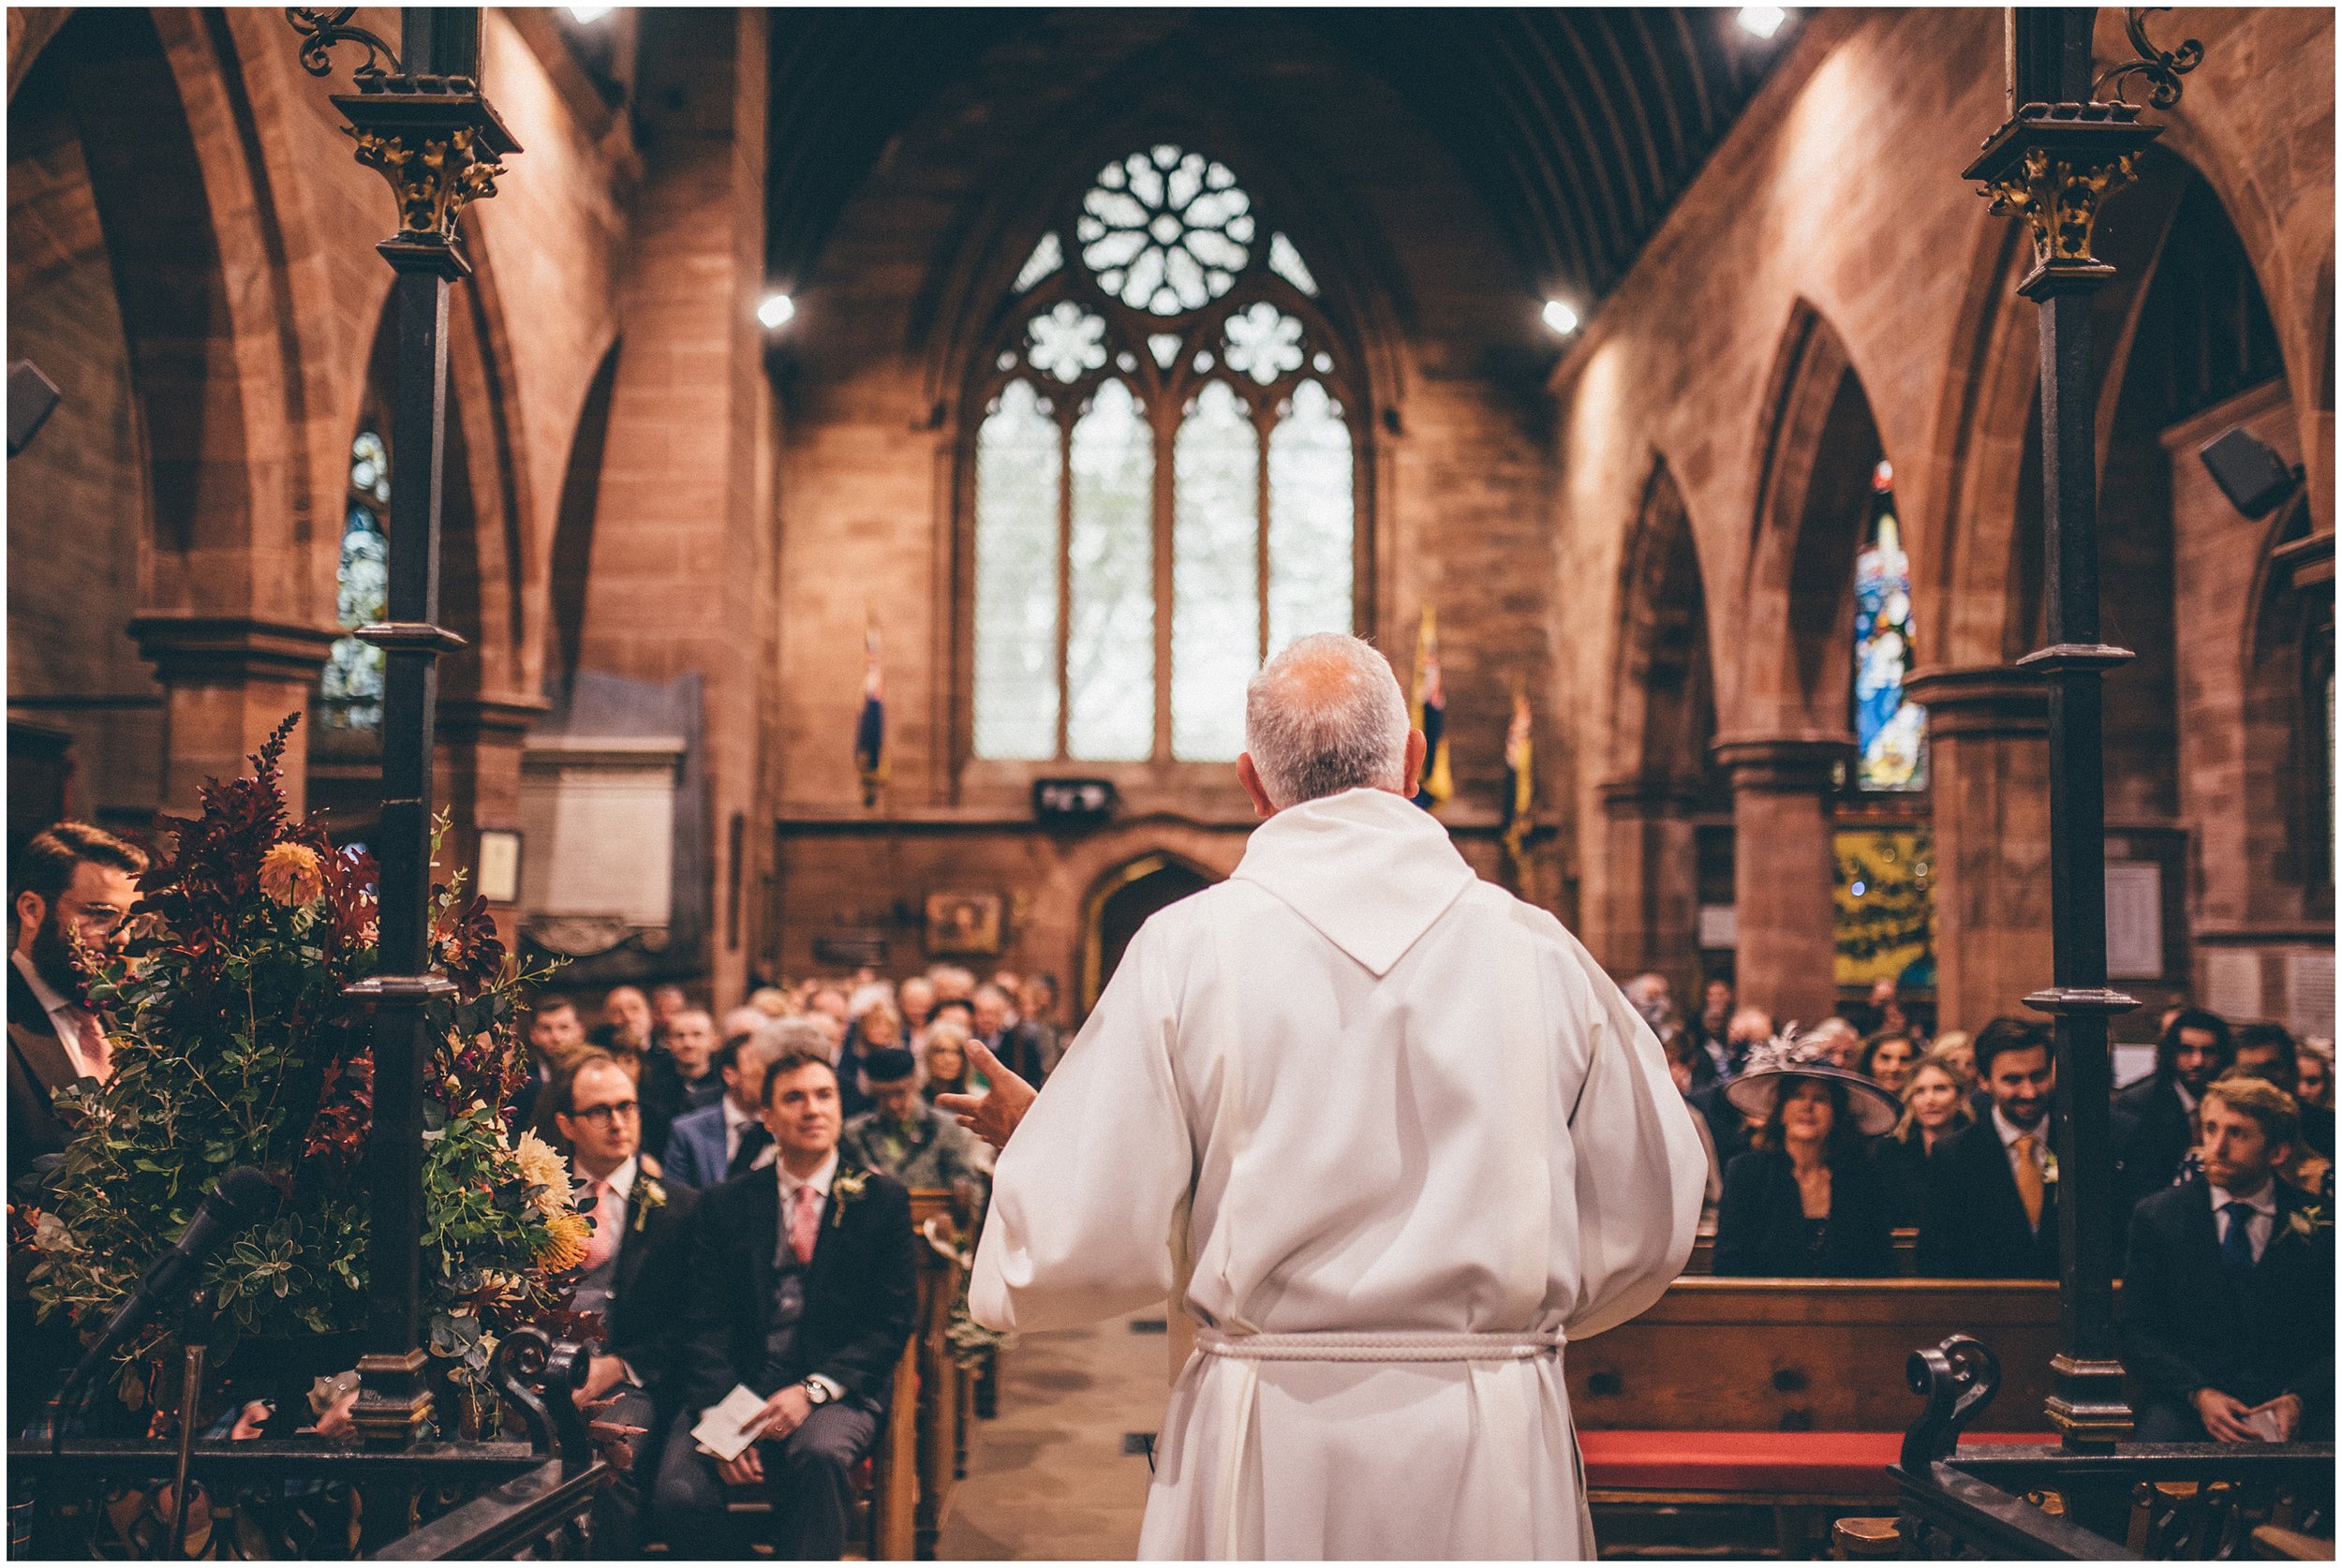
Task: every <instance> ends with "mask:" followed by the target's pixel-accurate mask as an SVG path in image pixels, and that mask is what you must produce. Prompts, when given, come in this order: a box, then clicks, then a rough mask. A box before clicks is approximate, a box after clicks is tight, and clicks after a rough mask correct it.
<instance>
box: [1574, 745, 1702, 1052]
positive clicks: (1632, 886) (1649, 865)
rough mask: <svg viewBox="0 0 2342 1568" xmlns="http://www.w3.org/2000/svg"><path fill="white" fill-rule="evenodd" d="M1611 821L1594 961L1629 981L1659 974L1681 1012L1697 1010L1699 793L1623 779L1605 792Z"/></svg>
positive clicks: (1680, 785)
mask: <svg viewBox="0 0 2342 1568" xmlns="http://www.w3.org/2000/svg"><path fill="white" fill-rule="evenodd" d="M1597 789H1598V792H1599V794H1600V796H1601V799H1602V815H1603V868H1602V874H1603V882H1604V886H1605V890H1606V891H1605V896H1604V899H1603V907H1602V925H1601V928H1600V930H1599V931H1598V932H1597V933H1596V942H1595V946H1594V956H1595V957H1597V958H1599V959H1600V960H1601V961H1602V964H1603V967H1604V968H1605V969H1608V970H1609V971H1610V972H1611V973H1612V974H1614V975H1616V976H1618V977H1619V978H1621V979H1624V978H1626V977H1628V976H1630V975H1636V974H1640V973H1642V972H1643V971H1644V970H1646V969H1648V970H1652V971H1654V972H1656V973H1659V974H1663V975H1665V976H1667V978H1668V986H1669V988H1670V990H1671V991H1672V992H1673V994H1674V996H1675V998H1676V1002H1677V1005H1678V1006H1680V1007H1682V1008H1683V1009H1685V1010H1686V1011H1690V1010H1693V1009H1695V1008H1696V1007H1697V998H1695V997H1694V996H1693V995H1692V990H1691V984H1692V974H1693V969H1694V967H1695V960H1696V959H1697V955H1698V944H1699V932H1698V921H1699V865H1698V857H1697V853H1696V851H1695V847H1694V845H1693V841H1692V821H1691V808H1692V805H1693V800H1694V794H1693V790H1692V786H1691V785H1689V784H1688V783H1686V782H1684V781H1682V780H1681V779H1674V778H1615V779H1612V780H1610V781H1609V782H1608V783H1607V784H1603V785H1600V786H1598V787H1597Z"/></svg>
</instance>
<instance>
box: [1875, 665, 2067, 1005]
mask: <svg viewBox="0 0 2342 1568" xmlns="http://www.w3.org/2000/svg"><path fill="white" fill-rule="evenodd" d="M1904 689H1905V693H1906V694H1907V695H1908V696H1909V697H1910V699H1911V700H1912V701H1913V702H1915V703H1920V705H1922V706H1923V707H1925V708H1926V709H1927V736H1928V751H1929V757H1930V761H1929V763H1928V768H1929V785H1928V793H1929V798H1930V802H1931V805H1932V809H1933V826H1934V837H1935V866H1934V877H1933V881H1934V898H1935V969H1936V1002H1935V1012H1936V1017H1937V1019H1938V1020H1939V1022H1940V1027H1941V1028H1947V1029H1953V1028H1959V1029H1968V1030H1971V1031H1973V1030H1975V1029H1976V1028H1979V1027H1980V1026H1981V1025H1982V1024H1983V1023H1984V1022H1985V1020H1987V1019H1989V1018H1991V1017H1993V1016H1994V1015H1995V1014H1997V1013H2013V1014H2016V1015H2017V1016H2020V1017H2030V1016H2031V1014H2029V1013H2027V1012H2026V1011H2025V1009H2024V1007H2023V1001H2022V998H2024V997H2026V996H2029V995H2031V994H2032V993H2033V992H2036V991H2038V990H2040V989H2042V988H2043V987H2045V986H2047V985H2048V984H2050V982H2051V978H2052V976H2051V966H2050V954H2051V942H2050V935H2051V931H2050V885H2049V691H2048V688H2047V687H2046V686H2045V685H2044V684H2043V682H2042V681H2041V679H2040V677H2039V676H2038V675H2036V674H2033V673H2031V672H2029V671H2025V670H2020V669H2015V668H2010V667H2006V666H2001V665H1976V666H1968V667H1965V668H1960V669H1941V670H1923V671H1920V672H1919V673H1916V674H1914V675H1913V676H1912V677H1911V679H1910V681H1909V682H1908V683H1907V684H1906V686H1905V688H1904Z"/></svg>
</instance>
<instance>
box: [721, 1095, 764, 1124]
mask: <svg viewBox="0 0 2342 1568" xmlns="http://www.w3.org/2000/svg"><path fill="white" fill-rule="evenodd" d="M718 1103H719V1104H720V1105H722V1106H723V1108H724V1126H725V1128H726V1129H727V1130H729V1129H731V1128H734V1127H748V1126H751V1125H753V1126H758V1127H761V1126H763V1122H761V1121H759V1120H757V1118H756V1117H752V1116H750V1115H749V1114H748V1112H746V1111H744V1110H742V1109H740V1107H739V1106H737V1105H734V1103H733V1102H732V1096H730V1095H728V1094H727V1095H725V1096H724V1097H723V1099H722V1100H720V1101H719V1102H718Z"/></svg>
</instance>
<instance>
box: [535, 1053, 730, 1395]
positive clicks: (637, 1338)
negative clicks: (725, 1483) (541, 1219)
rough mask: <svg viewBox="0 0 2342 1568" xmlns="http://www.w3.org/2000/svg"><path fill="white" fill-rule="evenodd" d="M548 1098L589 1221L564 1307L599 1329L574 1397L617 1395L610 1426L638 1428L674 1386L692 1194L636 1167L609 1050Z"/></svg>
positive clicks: (620, 1080)
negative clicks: (580, 1270)
mask: <svg viewBox="0 0 2342 1568" xmlns="http://www.w3.org/2000/svg"><path fill="white" fill-rule="evenodd" d="M547 1093H548V1095H549V1097H550V1099H551V1102H552V1105H553V1124H554V1126H555V1128H556V1130H557V1131H558V1132H560V1134H561V1138H562V1141H563V1142H564V1144H566V1145H567V1146H568V1149H569V1155H570V1166H571V1170H572V1172H573V1173H574V1179H575V1185H576V1187H577V1189H578V1192H577V1199H578V1206H579V1207H580V1208H582V1209H584V1210H585V1211H586V1213H587V1214H588V1215H590V1216H591V1217H592V1219H593V1221H594V1236H593V1241H592V1243H591V1244H590V1245H589V1247H588V1248H587V1250H586V1264H585V1272H584V1274H583V1276H582V1277H581V1278H580V1279H579V1280H578V1284H577V1289H576V1292H575V1294H573V1295H572V1297H571V1302H570V1305H571V1309H574V1310H576V1311H581V1312H596V1313H599V1314H600V1316H601V1320H602V1327H603V1334H602V1338H601V1340H600V1343H599V1344H598V1345H597V1346H596V1347H595V1353H594V1358H593V1365H592V1367H591V1368H590V1369H589V1370H588V1372H587V1375H586V1387H585V1390H584V1393H583V1394H582V1396H581V1398H586V1399H589V1400H598V1399H603V1398H615V1399H616V1400H617V1401H618V1403H617V1404H615V1405H614V1406H613V1408H612V1412H611V1419H613V1420H616V1421H618V1422H620V1423H621V1424H623V1425H630V1426H643V1425H645V1424H646V1423H645V1422H644V1421H641V1420H637V1419H631V1418H632V1417H635V1416H639V1415H646V1414H648V1413H649V1410H650V1403H651V1399H652V1397H654V1396H655V1395H657V1394H658V1393H659V1392H660V1390H661V1389H662V1388H663V1389H667V1390H669V1391H672V1389H673V1379H672V1376H671V1374H672V1373H673V1371H674V1361H675V1352H676V1348H677V1346H678V1345H679V1344H680V1342H681V1335H682V1330H681V1323H682V1317H683V1311H684V1308H685V1306H686V1304H687V1302H688V1301H689V1283H688V1282H689V1275H688V1274H686V1273H685V1270H684V1265H685V1263H686V1261H687V1259H688V1257H689V1246H690V1234H691V1233H690V1220H691V1215H692V1212H693V1208H694V1206H696V1205H697V1203H698V1201H699V1194H697V1193H696V1192H694V1191H691V1190H690V1189H689V1188H688V1187H677V1188H669V1187H667V1186H666V1185H664V1184H663V1183H661V1182H660V1180H659V1179H658V1178H657V1177H655V1176H651V1175H650V1174H649V1173H648V1172H646V1171H645V1170H643V1168H642V1161H641V1149H642V1133H643V1108H642V1103H641V1101H640V1099H639V1098H638V1094H637V1089H636V1087H635V1083H634V1080H633V1079H631V1078H630V1077H628V1076H627V1073H626V1069H624V1068H623V1067H620V1066H619V1065H618V1063H617V1062H616V1061H615V1059H613V1058H612V1057H611V1056H610V1055H609V1053H608V1052H606V1051H600V1050H596V1049H593V1048H591V1047H588V1048H586V1050H585V1051H583V1052H582V1053H580V1055H579V1056H578V1057H577V1058H576V1060H575V1061H574V1062H573V1063H572V1064H571V1066H570V1067H569V1069H568V1070H566V1071H565V1072H562V1074H561V1075H560V1076H559V1077H557V1078H556V1079H555V1080H554V1082H553V1087H552V1088H551V1089H549V1090H548V1091H547ZM631 1396H640V1398H632V1397H631Z"/></svg>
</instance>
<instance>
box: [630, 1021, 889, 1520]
mask: <svg viewBox="0 0 2342 1568" xmlns="http://www.w3.org/2000/svg"><path fill="white" fill-rule="evenodd" d="M762 1099H763V1116H764V1125H765V1127H766V1129H767V1130H769V1131H770V1132H771V1133H772V1136H773V1144H774V1146H775V1147H776V1148H778V1150H779V1158H778V1160H777V1161H775V1164H774V1169H773V1171H772V1172H771V1173H770V1174H766V1173H764V1172H761V1171H760V1172H751V1173H750V1174H749V1175H748V1176H743V1177H741V1178H739V1179H738V1180H735V1181H730V1182H727V1183H725V1184H724V1185H723V1186H721V1187H719V1188H718V1189H716V1190H715V1191H712V1192H709V1193H707V1194H706V1195H705V1197H704V1199H703V1200H702V1203H701V1206H700V1218H699V1225H698V1230H697V1234H696V1235H695V1238H694V1243H693V1246H692V1250H691V1262H690V1266H689V1279H690V1280H691V1299H690V1306H689V1312H688V1316H687V1320H686V1324H685V1339H684V1346H683V1357H682V1366H683V1373H682V1396H683V1399H682V1408H681V1411H680V1412H679V1413H678V1415H677V1418H676V1421H675V1427H674V1431H673V1432H672V1433H671V1434H670V1435H669V1436H668V1439H667V1444H666V1450H665V1453H664V1454H663V1456H662V1457H661V1459H660V1467H659V1481H658V1490H657V1509H658V1516H659V1519H660V1529H661V1530H662V1531H663V1532H664V1533H665V1535H666V1538H667V1541H668V1543H669V1544H670V1545H671V1546H673V1547H674V1551H675V1554H676V1555H677V1556H679V1557H714V1556H737V1555H745V1553H742V1552H741V1551H739V1549H738V1547H739V1546H740V1543H739V1542H737V1541H736V1540H734V1539H729V1538H728V1537H730V1536H731V1535H732V1533H733V1532H732V1531H730V1530H729V1528H728V1526H729V1523H730V1521H729V1517H728V1516H727V1514H726V1513H725V1507H724V1503H725V1494H726V1491H727V1490H728V1489H729V1488H731V1487H764V1488H765V1489H766V1490H767V1491H768V1492H769V1494H770V1496H771V1498H772V1501H773V1510H774V1514H773V1524H774V1531H773V1540H772V1546H773V1547H774V1550H775V1553H776V1555H778V1556H779V1557H782V1558H786V1559H799V1560H803V1559H836V1558H837V1556H838V1555H839V1554H840V1553H841V1552H842V1551H843V1550H844V1548H845V1540H846V1523H847V1520H848V1518H849V1517H850V1516H851V1512H852V1501H853V1500H852V1490H851V1486H850V1483H849V1480H848V1477H849V1476H850V1474H851V1473H852V1469H853V1466H854V1465H855V1464H856V1463H857V1462H858V1461H859V1460H860V1459H861V1458H862V1457H863V1456H864V1455H865V1454H867V1453H868V1452H869V1451H870V1449H871V1447H872V1446H873V1444H874V1443H875V1442H876V1441H877V1438H878V1431H879V1427H880V1424H881V1423H882V1421H883V1420H884V1419H885V1417H886V1407H887V1403H888V1397H889V1395H890V1394H891V1393H892V1390H893V1383H894V1373H895V1364H896V1362H897V1360H899V1359H900V1358H901V1356H902V1353H903V1347H904V1345H905V1344H907V1343H908V1342H909V1341H910V1339H911V1331H912V1325H913V1324H914V1322H915V1320H916V1318H917V1316H918V1300H919V1288H918V1279H917V1274H916V1268H917V1255H916V1252H915V1250H914V1249H913V1247H912V1228H911V1195H910V1193H909V1192H908V1191H906V1190H905V1189H904V1188H903V1186H902V1184H901V1183H900V1182H897V1180H895V1179H894V1178H893V1177H892V1176H884V1175H882V1174H879V1173H877V1172H873V1171H869V1170H867V1169H864V1168H863V1167H861V1166H859V1165H857V1164H854V1163H853V1162H852V1161H846V1160H842V1159H840V1157H839V1152H838V1147H837V1139H838V1133H839V1132H840V1130H841V1128H842V1125H843V1118H842V1117H840V1116H839V1114H838V1105H837V1069H836V1068H834V1067H832V1066H831V1065H830V1062H829V1058H827V1056H826V1055H823V1054H816V1053H812V1052H805V1051H792V1052H788V1053H786V1054H784V1055H783V1056H782V1057H781V1058H780V1059H779V1060H778V1061H776V1062H775V1063H773V1065H772V1068H771V1070H770V1071H769V1072H766V1074H765V1075H764V1081H763V1093H762ZM739 1383H746V1384H747V1385H748V1386H749V1388H750V1389H752V1390H754V1391H755V1392H756V1393H757V1394H759V1395H761V1396H762V1397H763V1400H764V1408H763V1411H762V1412H761V1413H759V1414H758V1416H757V1418H756V1421H757V1426H758V1429H759V1432H760V1435H759V1437H758V1440H757V1441H756V1442H753V1443H752V1444H750V1445H749V1447H748V1448H747V1449H746V1450H744V1451H743V1452H742V1453H741V1455H740V1456H739V1457H737V1458H735V1459H724V1460H719V1459H717V1458H715V1457H713V1456H712V1455H709V1454H706V1453H704V1452H703V1451H702V1450H701V1449H700V1447H699V1444H698V1442H696V1441H695V1440H694V1439H693V1438H692V1436H691V1427H692V1426H693V1425H694V1424H695V1423H696V1422H697V1420H698V1419H699V1416H700V1414H701V1413H702V1412H704V1411H705V1410H706V1409H707V1408H708V1407H709V1406H711V1405H714V1404H717V1403H718V1402H719V1401H720V1400H721V1399H722V1398H724V1396H725V1395H727V1394H729V1393H730V1392H731V1391H732V1389H733V1387H734V1385H735V1384H739ZM905 1419H909V1415H908V1413H906V1414H905Z"/></svg>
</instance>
